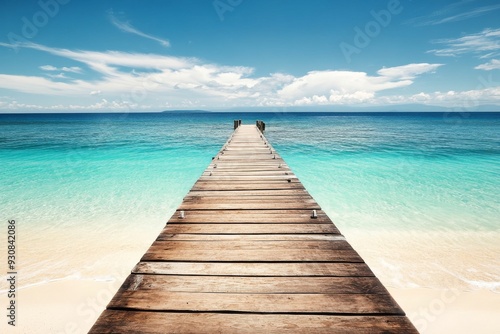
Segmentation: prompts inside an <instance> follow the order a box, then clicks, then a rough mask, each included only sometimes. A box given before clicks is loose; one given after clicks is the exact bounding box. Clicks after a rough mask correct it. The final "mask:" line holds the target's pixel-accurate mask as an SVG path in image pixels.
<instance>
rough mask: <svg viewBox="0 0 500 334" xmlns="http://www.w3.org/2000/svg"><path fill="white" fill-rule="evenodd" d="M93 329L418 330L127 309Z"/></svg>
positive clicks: (376, 321)
mask: <svg viewBox="0 0 500 334" xmlns="http://www.w3.org/2000/svg"><path fill="white" fill-rule="evenodd" d="M90 333H91V334H97V333H102V334H105V333H131V334H138V333H144V334H164V333H179V334H187V333H199V334H213V333H220V334H234V333H240V334H255V333H273V334H282V333H317V334H332V333H333V334H335V333H342V334H373V333H405V334H406V333H407V334H418V332H417V331H416V330H415V327H413V325H412V324H411V323H410V322H409V321H408V319H407V318H406V317H404V316H330V315H296V314H294V315H284V314H219V313H178V312H172V313H163V312H159V313H155V312H141V311H123V310H107V311H105V312H103V313H102V315H101V316H100V318H99V320H98V322H97V323H96V324H95V325H94V327H92V329H91V330H90Z"/></svg>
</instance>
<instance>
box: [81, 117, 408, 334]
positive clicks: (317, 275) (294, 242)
mask: <svg viewBox="0 0 500 334" xmlns="http://www.w3.org/2000/svg"><path fill="white" fill-rule="evenodd" d="M240 124H241V122H240V123H238V124H237V122H235V124H234V125H235V128H236V130H235V131H234V133H233V134H232V135H231V137H230V138H229V140H228V141H227V142H226V144H225V145H224V146H223V148H222V149H221V151H220V152H218V154H217V156H216V157H214V159H213V160H212V162H211V163H210V165H209V166H208V168H207V169H206V170H205V171H204V172H203V175H202V176H201V177H200V178H199V180H198V181H197V182H196V183H195V185H194V186H193V188H192V189H191V191H190V192H189V193H188V195H187V196H186V197H185V198H184V200H183V202H182V204H181V206H180V207H179V208H178V210H177V211H176V213H175V214H174V215H173V216H172V218H171V219H170V220H169V221H168V223H167V225H166V227H165V229H164V230H163V231H162V232H161V233H160V235H159V236H158V238H157V239H156V241H155V242H154V243H153V244H152V245H151V247H150V248H149V250H148V251H147V252H146V254H144V256H143V257H142V259H141V261H140V262H139V263H138V264H137V265H136V266H135V268H134V269H133V270H132V273H131V274H130V276H129V277H128V278H127V279H126V281H125V282H124V283H123V285H122V287H121V288H120V289H119V291H118V292H117V293H116V295H115V296H114V297H113V299H112V300H111V302H110V303H109V305H108V306H107V309H106V310H105V311H104V312H103V313H102V314H101V316H100V317H99V319H98V320H97V322H96V323H95V324H94V326H93V327H92V329H91V330H90V333H284V332H286V333H417V331H416V329H415V327H414V326H413V325H412V324H411V322H410V321H409V320H408V318H407V317H406V316H405V314H404V312H403V310H402V309H401V308H400V307H399V306H398V305H397V303H396V302H395V301H394V300H393V298H392V297H391V296H390V294H389V293H388V292H387V290H386V289H385V287H384V286H383V285H382V284H381V283H380V281H379V280H378V279H377V278H376V277H375V276H374V274H373V273H372V271H371V270H370V268H369V267H368V266H367V265H366V264H365V263H364V261H363V259H362V258H361V257H360V256H359V255H358V253H357V252H356V251H355V250H354V249H353V248H352V247H351V245H350V244H349V243H348V242H347V241H346V240H345V238H344V237H343V236H342V235H341V234H340V232H339V231H338V230H337V228H336V227H335V225H334V224H333V223H332V221H331V220H330V219H329V218H328V216H327V215H326V214H325V213H324V212H323V211H322V210H321V208H320V206H319V205H318V204H317V203H316V201H315V200H314V199H313V198H312V197H311V195H309V193H308V192H307V191H306V189H305V188H304V186H303V185H302V184H301V183H300V181H299V180H298V179H297V176H295V174H294V173H293V172H292V171H291V170H290V168H289V167H288V166H287V164H286V162H285V161H284V160H283V159H282V158H281V157H280V155H279V154H278V153H277V152H276V151H275V150H274V148H273V147H272V146H271V144H270V143H269V142H268V141H267V139H266V138H265V136H264V135H263V134H262V132H261V131H260V130H259V128H260V129H263V128H264V127H265V125H264V124H263V123H260V126H259V128H258V127H257V126H255V125H240ZM257 125H259V123H257Z"/></svg>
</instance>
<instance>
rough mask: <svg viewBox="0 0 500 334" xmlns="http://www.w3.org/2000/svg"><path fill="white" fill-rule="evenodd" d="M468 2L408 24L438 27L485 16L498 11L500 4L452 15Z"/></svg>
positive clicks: (413, 20) (445, 8) (446, 7)
mask: <svg viewBox="0 0 500 334" xmlns="http://www.w3.org/2000/svg"><path fill="white" fill-rule="evenodd" d="M470 2H471V1H470V0H469V1H460V2H455V3H453V4H451V5H448V6H445V7H443V8H441V9H440V10H437V11H435V12H432V13H431V14H430V15H428V16H420V17H417V18H414V19H412V20H409V21H408V23H411V24H414V25H415V26H429V25H438V24H443V23H450V22H458V21H463V20H467V19H471V18H474V17H478V16H481V15H485V14H488V13H490V12H492V11H496V10H498V9H500V4H496V5H491V6H483V7H478V8H475V9H472V10H466V11H462V12H461V13H457V14H453V12H455V11H456V9H459V8H460V7H462V6H463V5H465V4H467V3H470Z"/></svg>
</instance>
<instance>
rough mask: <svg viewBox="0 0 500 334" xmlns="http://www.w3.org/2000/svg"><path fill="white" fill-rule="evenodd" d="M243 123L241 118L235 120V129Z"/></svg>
mask: <svg viewBox="0 0 500 334" xmlns="http://www.w3.org/2000/svg"><path fill="white" fill-rule="evenodd" d="M240 125H241V119H235V120H234V129H235V130H236V129H237V128H238V127H239V126H240Z"/></svg>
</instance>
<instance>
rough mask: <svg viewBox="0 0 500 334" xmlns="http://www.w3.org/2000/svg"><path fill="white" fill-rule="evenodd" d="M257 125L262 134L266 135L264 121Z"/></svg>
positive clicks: (258, 122)
mask: <svg viewBox="0 0 500 334" xmlns="http://www.w3.org/2000/svg"><path fill="white" fill-rule="evenodd" d="M255 123H256V125H257V129H259V130H260V132H262V133H264V131H265V130H266V123H264V122H263V121H257V122H255Z"/></svg>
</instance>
